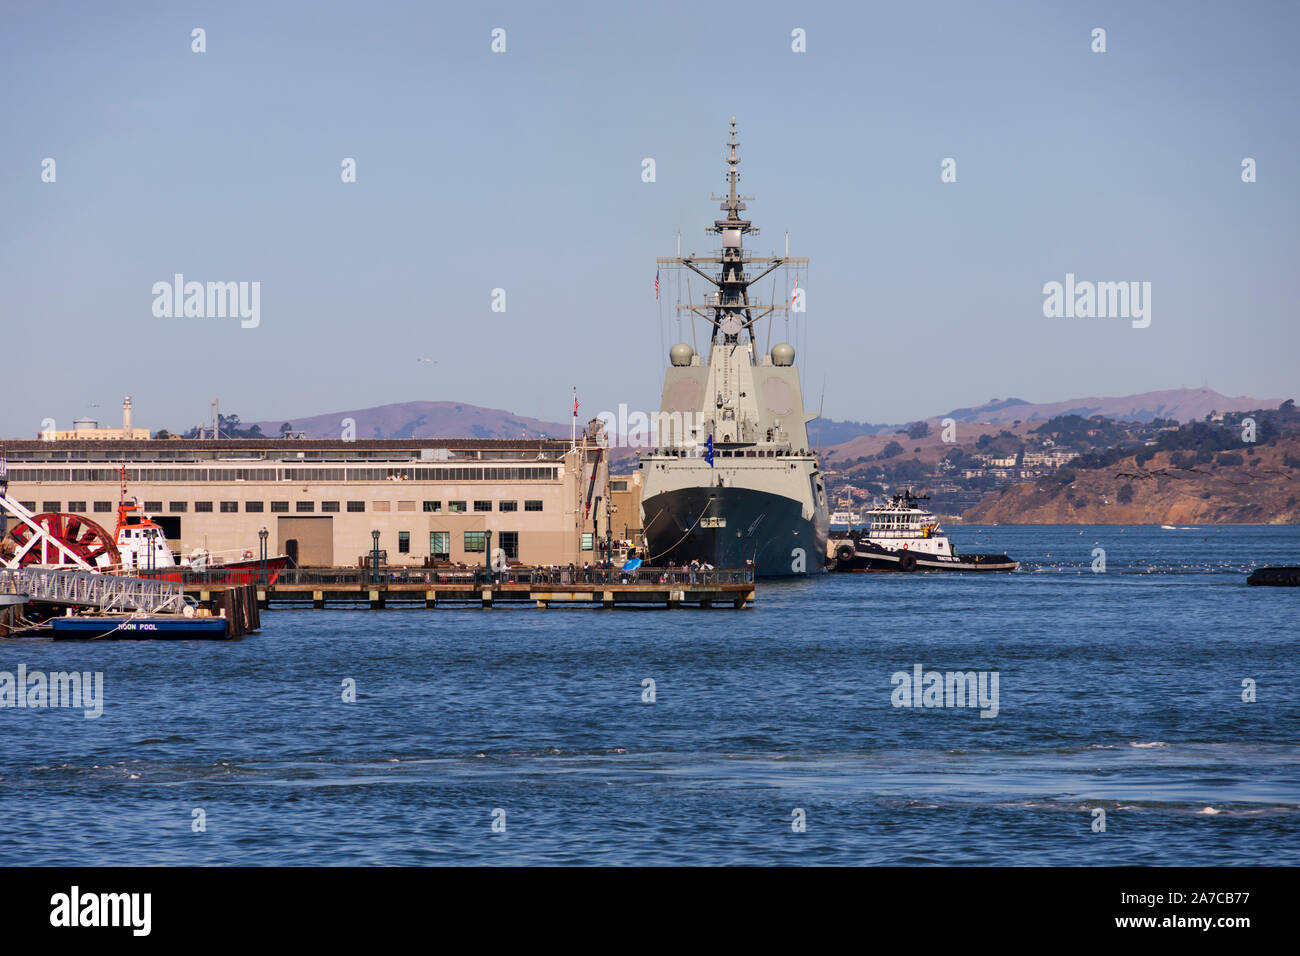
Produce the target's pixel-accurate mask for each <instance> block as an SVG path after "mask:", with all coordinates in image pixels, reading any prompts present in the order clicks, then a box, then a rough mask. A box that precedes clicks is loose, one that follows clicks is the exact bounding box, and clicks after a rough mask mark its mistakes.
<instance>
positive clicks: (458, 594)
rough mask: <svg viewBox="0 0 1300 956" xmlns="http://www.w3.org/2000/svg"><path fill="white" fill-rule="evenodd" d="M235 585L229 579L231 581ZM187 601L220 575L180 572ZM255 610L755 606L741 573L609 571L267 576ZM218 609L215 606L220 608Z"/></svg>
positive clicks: (216, 592) (210, 590) (216, 597)
mask: <svg viewBox="0 0 1300 956" xmlns="http://www.w3.org/2000/svg"><path fill="white" fill-rule="evenodd" d="M232 582H233V579H232ZM183 583H184V586H185V594H186V596H188V597H192V598H194V599H196V600H198V601H199V602H200V604H212V603H214V602H223V601H224V600H225V597H224V595H225V593H226V592H227V591H228V590H231V589H234V588H237V587H238V586H239V585H237V584H234V583H227V582H226V581H224V580H223V575H222V573H221V571H220V570H219V569H217V570H212V571H204V572H198V573H186V575H185V578H184V581H183ZM252 587H254V588H255V589H256V594H257V604H258V605H259V606H261V607H263V608H266V607H270V606H272V605H281V606H286V605H287V606H304V607H305V606H310V607H312V608H316V609H321V608H325V607H327V606H331V605H333V606H342V605H358V604H361V605H366V606H369V607H371V608H375V609H379V608H385V607H390V606H410V605H417V606H419V605H423V606H424V607H425V608H429V609H435V608H439V607H482V608H491V607H500V606H510V607H519V606H526V607H536V608H549V607H563V606H574V607H594V608H618V607H641V608H665V609H673V608H681V607H697V608H724V607H726V608H736V609H744V608H749V607H752V606H753V603H754V581H753V573H752V572H751V571H749V570H747V569H739V570H732V569H716V570H710V571H699V572H696V573H695V574H691V572H689V571H682V570H681V569H674V570H672V571H667V570H662V569H649V570H645V571H640V572H637V573H636V574H623V573H622V572H619V571H610V570H592V571H581V570H573V571H569V570H550V569H535V570H512V571H511V572H510V573H508V574H496V575H490V574H488V573H487V572H485V571H483V570H481V569H480V570H473V569H471V570H456V571H439V570H428V571H426V570H423V569H410V570H406V569H403V570H392V569H380V571H379V573H378V574H376V573H374V572H373V571H370V570H366V569H361V570H358V569H295V570H291V571H281V572H278V573H277V572H269V573H268V574H267V575H266V576H265V579H264V580H262V581H260V582H256V583H254V584H253V585H252ZM218 606H219V605H218Z"/></svg>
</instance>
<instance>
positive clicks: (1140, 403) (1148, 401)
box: [938, 388, 1282, 424]
mask: <svg viewBox="0 0 1300 956" xmlns="http://www.w3.org/2000/svg"><path fill="white" fill-rule="evenodd" d="M1281 403H1282V400H1281V399H1280V398H1249V397H1247V396H1244V395H1243V396H1240V397H1237V398H1232V397H1229V396H1227V395H1220V394H1219V393H1218V392H1216V391H1215V390H1214V389H1212V388H1174V389H1169V390H1167V391H1163V392H1143V393H1141V394H1140V395H1123V396H1121V397H1119V398H1072V399H1069V400H1067V401H1064V402H1027V401H1025V400H1024V399H1021V398H1004V399H996V398H995V399H993V400H992V401H989V402H986V403H985V404H983V405H977V406H975V407H974V408H957V409H953V410H952V411H951V412H949V413H948V414H947V415H940V416H938V417H939V418H952V419H955V420H956V421H957V422H959V423H963V424H969V423H973V422H989V423H993V424H1004V423H1010V422H1015V421H1022V422H1028V421H1040V420H1042V421H1046V420H1047V419H1050V418H1055V417H1056V416H1058V415H1069V414H1074V415H1082V416H1083V417H1084V418H1089V417H1091V416H1093V415H1104V416H1105V417H1107V418H1113V419H1115V420H1116V421H1125V422H1149V421H1151V420H1152V419H1153V418H1172V419H1174V420H1176V421H1180V422H1191V421H1200V420H1201V419H1203V418H1205V416H1206V415H1208V414H1210V412H1248V411H1251V410H1253V409H1256V408H1277V407H1278V405H1280V404H1281Z"/></svg>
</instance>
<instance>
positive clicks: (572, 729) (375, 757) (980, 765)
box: [0, 526, 1300, 865]
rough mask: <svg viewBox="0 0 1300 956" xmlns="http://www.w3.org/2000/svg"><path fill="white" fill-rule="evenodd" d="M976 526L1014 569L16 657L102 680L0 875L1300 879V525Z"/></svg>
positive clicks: (1, 720)
mask: <svg viewBox="0 0 1300 956" xmlns="http://www.w3.org/2000/svg"><path fill="white" fill-rule="evenodd" d="M952 530H953V533H954V537H955V540H956V541H957V543H958V546H959V548H960V549H961V550H963V551H971V552H973V551H982V550H989V551H998V552H1006V553H1009V554H1011V555H1013V556H1014V557H1016V558H1018V559H1020V560H1021V561H1022V562H1023V568H1022V570H1021V571H1019V572H1016V573H1014V574H1001V575H964V574H962V575H921V574H916V575H825V576H822V577H820V578H818V579H814V580H807V581H800V582H790V583H777V582H770V583H769V582H760V585H759V591H758V600H757V605H756V607H755V608H754V609H753V610H749V611H743V612H737V611H734V610H731V609H725V610H722V609H719V610H712V611H697V610H682V611H674V612H667V611H631V610H616V611H599V610H572V609H569V610H564V609H552V610H548V611H539V610H535V609H532V608H527V609H500V608H499V609H496V610H491V611H483V610H477V609H466V610H448V609H439V610H436V611H426V610H423V609H409V610H396V609H389V610H385V611H370V610H366V609H356V610H346V609H338V610H328V611H310V610H283V611H281V610H276V611H269V612H265V613H264V614H263V629H262V631H261V632H260V633H258V634H256V635H252V636H250V637H248V638H246V639H244V640H242V641H238V642H231V643H202V642H195V643H165V642H164V643H156V644H155V643H148V642H120V643H107V642H105V643H93V644H86V643H76V644H65V643H58V644H56V643H53V642H50V641H45V640H30V639H26V640H10V641H3V642H0V670H7V671H11V672H12V671H15V670H16V669H17V666H18V665H19V664H20V663H22V664H25V665H26V666H27V668H28V670H29V671H31V670H44V671H56V670H73V669H75V670H82V671H102V672H103V673H104V680H105V692H104V693H105V705H104V713H103V716H102V717H100V718H98V719H95V720H86V719H85V718H84V717H83V716H82V715H81V713H80V712H79V711H67V710H25V709H24V710H19V709H3V710H0V864H5V865H13V864H91V865H98V864H254V865H256V864H424V863H474V864H530V863H548V864H549V863H594V864H650V865H657V864H724V863H725V864H810V863H821V864H875V863H916V864H1085V865H1087V864H1130V863H1132V864H1258V863H1280V864H1297V863H1300V645H1298V642H1300V627H1298V626H1297V625H1300V590H1297V589H1292V588H1250V587H1247V586H1246V585H1245V573H1246V572H1247V571H1248V570H1249V568H1250V567H1251V566H1252V563H1260V564H1266V563H1290V564H1300V528H1296V527H1217V528H1196V529H1189V530H1173V531H1170V530H1163V529H1160V528H1152V527H1130V528H1122V529H1121V528H1119V527H1084V528H1079V527H973V526H966V527H961V526H957V527H955V528H954V529H952ZM1097 547H1101V548H1104V549H1105V552H1106V571H1105V572H1104V573H1094V572H1093V571H1092V570H1091V566H1092V564H1093V561H1094V555H1093V549H1094V548H1097ZM916 664H921V665H923V667H924V668H925V669H926V670H931V669H933V670H939V671H949V670H962V671H967V670H977V671H996V672H997V674H998V687H999V712H998V714H997V716H996V717H995V718H992V719H986V718H981V717H980V715H979V713H978V712H977V710H975V709H969V708H964V709H963V708H933V709H924V708H916V709H907V708H901V707H894V706H892V705H891V692H892V690H893V684H892V683H891V675H893V674H894V673H895V672H897V671H906V672H909V673H910V671H911V670H912V668H913V666H914V665H916ZM346 678H351V679H353V680H355V681H356V685H357V692H358V700H357V702H356V703H351V704H349V703H344V702H343V701H342V700H341V683H342V681H344V679H346ZM646 678H650V679H653V680H654V681H655V685H656V692H657V700H656V701H655V702H654V703H643V702H642V681H643V680H644V679H646ZM1246 678H1250V679H1253V680H1254V681H1256V683H1257V696H1258V699H1257V700H1256V701H1255V702H1253V703H1247V702H1243V701H1242V681H1243V679H1246ZM497 808H500V809H502V810H504V811H505V821H506V831H505V832H504V833H494V832H493V831H492V822H493V811H494V810H496V809H497ZM796 808H799V809H802V810H803V811H804V812H805V814H806V821H807V829H806V832H803V833H795V832H793V831H792V828H791V821H792V819H793V817H792V813H793V811H794V810H795V809H796ZM1095 808H1101V809H1104V810H1105V811H1106V830H1105V832H1104V833H1095V832H1093V829H1092V827H1093V820H1094V816H1093V813H1092V811H1093V809H1095ZM196 809H201V810H202V811H203V812H204V814H205V815H206V830H205V831H204V832H198V833H196V832H193V830H192V826H191V822H192V819H193V811H194V810H196Z"/></svg>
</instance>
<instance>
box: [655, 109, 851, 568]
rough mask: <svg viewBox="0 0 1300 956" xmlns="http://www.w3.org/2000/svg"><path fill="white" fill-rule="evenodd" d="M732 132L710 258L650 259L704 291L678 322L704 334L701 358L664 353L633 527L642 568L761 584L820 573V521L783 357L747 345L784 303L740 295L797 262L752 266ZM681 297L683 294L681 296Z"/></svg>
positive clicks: (810, 456)
mask: <svg viewBox="0 0 1300 956" xmlns="http://www.w3.org/2000/svg"><path fill="white" fill-rule="evenodd" d="M737 146H738V143H737V141H736V121H735V119H734V118H733V119H732V121H731V138H730V141H729V143H728V147H729V155H728V157H727V183H728V187H729V188H728V192H727V195H725V196H714V197H713V198H714V199H715V200H721V209H722V211H723V213H724V216H723V217H722V218H720V219H717V220H715V221H714V223H713V225H712V226H711V227H709V228H708V229H707V230H706V231H707V232H708V233H709V234H711V235H713V236H716V237H718V238H719V239H720V241H721V249H720V251H719V253H718V254H717V255H712V256H695V255H693V254H692V255H689V256H682V255H680V250H679V254H678V256H676V257H674V258H667V259H659V260H658V262H659V265H660V267H661V268H663V267H668V268H681V269H686V270H689V272H690V274H691V278H695V277H698V278H700V279H702V280H704V281H705V282H706V283H708V284H709V286H711V287H712V288H711V290H710V291H709V292H708V293H707V294H706V295H705V296H704V299H705V301H703V302H687V303H684V304H681V305H679V306H678V309H679V311H682V312H689V313H691V315H692V316H698V317H701V318H703V319H705V320H706V321H707V322H708V323H709V325H710V326H711V329H710V335H709V342H708V347H707V352H708V354H707V355H700V354H697V353H696V351H695V349H694V348H692V347H691V346H690V345H686V344H684V343H679V344H677V345H674V346H673V347H672V348H671V349H670V350H669V362H670V366H669V368H668V370H667V373H666V375H665V377H664V390H663V400H662V403H661V405H660V412H659V416H658V422H657V425H658V429H657V439H656V447H655V448H654V449H653V450H652V451H651V452H650V453H649V454H642V456H641V463H640V468H641V469H642V471H643V473H644V492H643V495H642V512H643V514H642V528H643V529H644V534H645V539H646V557H647V559H648V561H649V562H652V563H654V564H663V563H667V562H668V561H673V562H675V563H678V564H681V563H685V562H688V561H690V560H692V559H698V560H701V561H706V562H709V563H711V564H713V565H715V566H719V567H722V566H731V567H737V566H743V565H745V564H746V563H747V562H752V563H753V565H754V568H755V571H756V573H757V574H758V575H760V576H788V575H802V574H814V573H820V572H821V571H822V570H823V563H824V555H825V549H826V538H827V533H828V530H829V526H830V522H829V516H828V511H827V503H826V488H825V482H824V479H823V477H822V473H821V469H820V466H819V464H818V461H817V455H816V454H815V453H814V452H813V450H812V449H811V447H810V444H809V441H808V432H807V427H806V426H807V423H808V421H810V420H811V419H812V418H815V417H816V416H810V415H807V414H805V411H804V405H803V395H802V390H801V388H800V384H799V373H798V370H797V369H796V368H795V364H794V359H795V351H794V348H793V347H792V346H791V345H789V344H787V343H779V344H777V345H774V346H772V347H771V349H770V350H765V349H760V347H759V345H758V336H757V334H756V333H757V325H756V324H757V323H758V321H759V320H761V319H763V318H767V317H770V316H772V315H773V314H774V313H778V312H785V311H786V310H788V309H789V308H790V306H789V305H786V304H777V303H762V302H759V301H756V300H755V299H754V298H752V297H751V295H750V287H751V286H753V285H754V284H755V283H757V282H758V281H759V280H761V279H763V278H764V277H766V276H768V275H771V274H772V273H773V272H775V271H776V270H778V269H782V268H784V267H789V266H796V267H797V266H802V265H804V264H806V263H807V261H808V260H807V259H794V258H791V257H790V256H789V254H788V249H787V252H786V255H781V256H778V255H771V256H751V255H749V254H747V253H746V250H745V248H744V242H745V239H746V237H747V236H753V235H757V233H758V229H757V227H755V226H754V225H753V223H752V222H751V221H750V220H748V219H746V218H743V213H744V212H745V210H746V202H747V201H748V200H751V199H752V198H753V197H748V196H741V195H739V193H738V190H737V187H738V183H739V179H740V176H739V169H738V167H739V164H740V157H739V156H738V155H737V151H736V150H737ZM688 289H689V285H688Z"/></svg>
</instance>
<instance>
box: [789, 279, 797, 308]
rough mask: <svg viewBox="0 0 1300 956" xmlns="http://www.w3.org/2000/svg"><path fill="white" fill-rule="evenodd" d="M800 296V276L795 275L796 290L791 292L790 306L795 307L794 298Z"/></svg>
mask: <svg viewBox="0 0 1300 956" xmlns="http://www.w3.org/2000/svg"><path fill="white" fill-rule="evenodd" d="M797 298H799V277H798V276H795V277H794V292H792V293H791V294H790V308H792V309H793V308H794V300H795V299H797Z"/></svg>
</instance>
